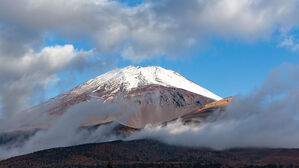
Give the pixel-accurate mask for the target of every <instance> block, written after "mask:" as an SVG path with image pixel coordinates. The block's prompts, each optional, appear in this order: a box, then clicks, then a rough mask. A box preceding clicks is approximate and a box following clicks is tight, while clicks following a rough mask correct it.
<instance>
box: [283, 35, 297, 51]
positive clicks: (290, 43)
mask: <svg viewBox="0 0 299 168" xmlns="http://www.w3.org/2000/svg"><path fill="white" fill-rule="evenodd" d="M279 46H280V47H286V48H289V49H291V50H293V51H298V50H299V40H298V39H295V38H294V36H288V37H286V38H285V39H284V40H283V41H282V42H281V43H280V44H279Z"/></svg>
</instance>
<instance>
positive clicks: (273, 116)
mask: <svg viewBox="0 0 299 168" xmlns="http://www.w3.org/2000/svg"><path fill="white" fill-rule="evenodd" d="M298 101H299V66H298V65H297V66H294V65H290V64H284V65H282V66H281V67H279V68H276V69H274V70H273V71H272V72H271V73H270V75H269V77H268V78H267V79H266V80H265V82H264V84H263V85H262V86H261V87H259V88H257V89H255V90H253V91H252V92H251V93H250V94H248V95H245V96H244V95H243V96H241V95H239V96H235V97H234V98H233V99H232V102H231V103H230V104H229V105H228V107H227V109H226V110H225V111H224V112H216V113H214V115H212V116H210V118H208V119H207V121H206V122H204V123H201V124H200V125H183V124H182V123H181V122H176V123H172V124H168V125H167V126H149V127H147V128H145V129H144V130H142V131H141V132H140V133H137V134H136V135H132V136H131V137H130V138H129V139H143V138H151V139H157V140H161V141H163V142H166V143H170V144H176V145H183V146H191V147H209V148H214V149H219V150H222V149H228V148H240V147H241V148H243V147H245V148H246V147H263V148H265V147H270V148H298V147H299V144H298V142H299V134H298V128H299V122H298V121H299V108H298V107H299V105H298Z"/></svg>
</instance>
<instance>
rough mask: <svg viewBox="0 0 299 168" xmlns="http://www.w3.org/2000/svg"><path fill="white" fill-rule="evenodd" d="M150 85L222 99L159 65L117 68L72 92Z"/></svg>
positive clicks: (134, 87) (131, 88)
mask: <svg viewBox="0 0 299 168" xmlns="http://www.w3.org/2000/svg"><path fill="white" fill-rule="evenodd" d="M148 85H161V86H164V87H174V88H180V89H184V90H187V91H190V92H193V93H196V94H199V95H202V96H205V97H208V98H211V99H214V100H220V99H222V98H221V97H219V96H217V95H215V94H214V93H212V92H210V91H209V90H207V89H205V88H203V87H201V86H199V85H197V84H196V83H194V82H192V81H190V80H188V79H186V78H184V77H183V76H182V75H180V74H179V73H177V72H174V71H172V70H168V69H164V68H162V67H158V66H147V67H140V66H128V67H125V68H122V69H115V70H112V71H110V72H107V73H105V74H103V75H100V76H98V77H96V78H95V79H92V80H89V81H88V82H86V83H84V84H82V85H80V86H78V87H77V88H75V89H73V90H72V91H71V92H72V93H83V92H86V91H90V90H92V91H93V92H96V91H97V90H99V89H103V87H104V88H105V90H110V91H111V92H117V91H118V90H119V89H120V87H122V89H123V91H127V92H129V91H131V90H134V89H136V88H143V87H146V86H148Z"/></svg>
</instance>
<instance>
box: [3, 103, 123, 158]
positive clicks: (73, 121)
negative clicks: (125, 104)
mask: <svg viewBox="0 0 299 168" xmlns="http://www.w3.org/2000/svg"><path fill="white" fill-rule="evenodd" d="M120 108H121V105H119V104H110V103H103V102H102V101H100V100H95V99H94V100H91V101H89V102H83V103H80V104H77V105H75V106H73V107H71V108H70V109H69V110H68V111H67V112H65V113H64V114H63V115H62V116H61V117H59V118H56V119H55V120H52V121H49V118H50V116H47V115H46V114H45V113H38V114H36V113H34V114H32V113H28V114H26V116H27V120H28V115H29V116H31V117H30V118H31V119H32V118H34V119H36V120H37V121H38V123H39V124H44V125H45V124H46V125H48V126H47V127H46V128H43V129H41V130H38V131H37V132H36V133H35V134H34V135H33V136H31V137H29V138H28V139H26V140H24V139H21V140H19V139H16V141H14V142H12V143H8V144H0V160H1V159H5V158H8V157H12V156H16V155H21V154H26V153H30V152H34V151H38V150H42V149H48V148H53V147H62V146H72V145H78V144H83V143H91V142H103V141H111V140H117V139H119V138H122V137H121V136H119V135H115V134H113V133H112V129H113V128H114V127H115V126H116V125H117V124H118V123H116V122H115V123H114V122H113V123H110V124H105V125H101V126H99V127H97V128H96V129H91V130H89V129H82V128H80V127H81V126H82V125H83V124H84V123H86V122H87V121H89V120H90V119H92V118H108V117H111V116H115V115H117V114H119V113H120V112H121V110H120ZM21 118H22V115H18V116H16V118H15V120H18V119H21ZM22 122H24V121H22ZM34 122H35V124H37V122H36V121H33V122H32V123H30V124H31V125H34ZM1 127H7V125H3V123H1ZM9 127H10V126H9Z"/></svg>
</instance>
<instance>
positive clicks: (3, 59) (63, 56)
mask: <svg viewBox="0 0 299 168" xmlns="http://www.w3.org/2000/svg"><path fill="white" fill-rule="evenodd" d="M91 55H92V51H82V50H76V49H74V47H73V46H72V45H64V46H59V45H57V46H53V47H45V48H43V49H42V50H41V51H40V52H35V51H34V50H33V49H28V50H27V52H26V53H25V54H24V55H22V56H6V55H1V56H0V93H1V94H0V102H1V104H2V112H3V113H4V115H5V116H6V117H9V116H11V115H14V113H16V112H20V111H21V110H24V109H23V108H25V107H28V106H27V105H28V104H31V103H30V101H32V102H34V101H33V100H30V99H28V98H32V97H34V94H41V93H42V91H43V90H44V88H45V86H46V85H47V84H49V82H53V81H56V80H58V78H57V77H56V75H57V74H58V73H59V72H61V71H64V70H72V69H75V70H79V69H81V68H84V67H85V66H87V65H88V64H89V61H88V58H89V57H90V56H91Z"/></svg>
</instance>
